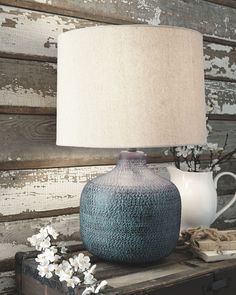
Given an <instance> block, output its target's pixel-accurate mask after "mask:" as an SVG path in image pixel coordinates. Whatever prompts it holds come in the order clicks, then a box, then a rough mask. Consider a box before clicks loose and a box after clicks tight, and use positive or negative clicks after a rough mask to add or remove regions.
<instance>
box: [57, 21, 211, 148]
mask: <svg viewBox="0 0 236 295" xmlns="http://www.w3.org/2000/svg"><path fill="white" fill-rule="evenodd" d="M57 82H58V94H57V144H58V145H64V146H78V147H101V148H110V147H114V148H116V147H117V148H120V147H123V148H131V147H135V148H137V147H158V146H176V145H185V144H200V143H205V142H206V126H205V125H206V122H205V97H204V72H203V41H202V35H201V34H200V33H199V32H197V31H193V30H189V29H184V28H177V27H168V26H159V27H155V26H148V25H125V26H99V27H92V28H84V29H77V30H73V31H70V32H66V33H63V34H61V35H60V36H59V41H58V81H57Z"/></svg>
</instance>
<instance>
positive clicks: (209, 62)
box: [204, 42, 236, 81]
mask: <svg viewBox="0 0 236 295" xmlns="http://www.w3.org/2000/svg"><path fill="white" fill-rule="evenodd" d="M204 59H205V75H206V77H207V78H218V79H221V80H224V79H225V80H231V81H236V48H235V47H232V46H226V45H221V44H216V43H206V42H205V43H204Z"/></svg>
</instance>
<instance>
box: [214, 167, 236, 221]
mask: <svg viewBox="0 0 236 295" xmlns="http://www.w3.org/2000/svg"><path fill="white" fill-rule="evenodd" d="M224 175H230V176H232V177H233V178H234V179H235V180H236V175H235V174H234V173H232V172H222V173H219V174H218V175H216V177H215V179H214V184H215V188H216V189H217V183H218V180H219V178H220V177H221V176H224ZM235 201H236V193H235V194H234V197H233V198H232V199H231V200H230V201H229V203H228V204H227V205H225V206H224V207H223V208H222V209H220V210H219V211H218V212H217V213H216V215H215V219H217V218H218V217H219V216H220V215H221V214H222V213H224V212H225V210H227V209H228V208H229V207H230V206H231V205H232V204H233V203H234V202H235Z"/></svg>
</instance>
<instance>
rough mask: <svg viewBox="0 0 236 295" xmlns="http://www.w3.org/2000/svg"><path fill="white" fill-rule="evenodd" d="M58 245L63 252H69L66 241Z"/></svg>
mask: <svg viewBox="0 0 236 295" xmlns="http://www.w3.org/2000/svg"><path fill="white" fill-rule="evenodd" d="M58 247H59V249H60V252H61V254H66V253H67V250H68V248H67V247H66V244H65V243H64V242H60V243H59V244H58Z"/></svg>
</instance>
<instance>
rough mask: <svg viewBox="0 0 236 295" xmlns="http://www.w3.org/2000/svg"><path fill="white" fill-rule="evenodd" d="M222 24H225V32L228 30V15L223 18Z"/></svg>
mask: <svg viewBox="0 0 236 295" xmlns="http://www.w3.org/2000/svg"><path fill="white" fill-rule="evenodd" d="M224 24H225V32H227V31H228V25H229V17H228V16H226V17H225V18H224Z"/></svg>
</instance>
